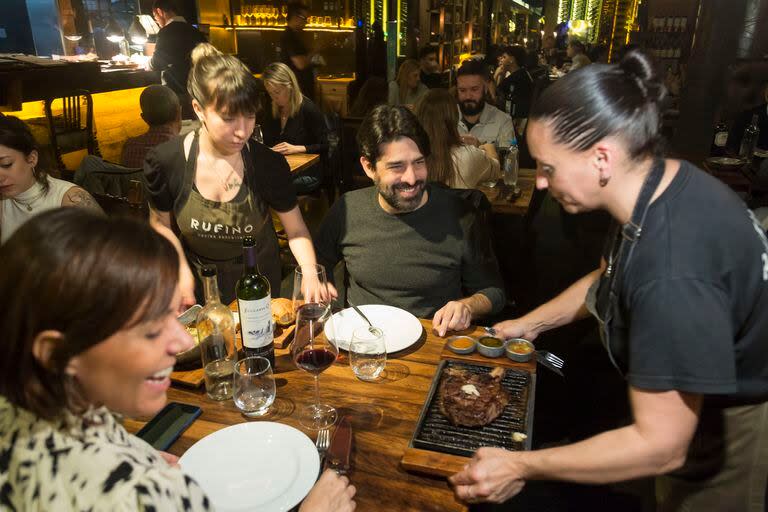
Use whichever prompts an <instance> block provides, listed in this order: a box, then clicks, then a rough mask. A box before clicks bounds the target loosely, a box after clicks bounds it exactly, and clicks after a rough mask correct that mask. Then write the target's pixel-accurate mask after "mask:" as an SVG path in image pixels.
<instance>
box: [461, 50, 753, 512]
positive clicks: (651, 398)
mask: <svg viewBox="0 0 768 512" xmlns="http://www.w3.org/2000/svg"><path fill="white" fill-rule="evenodd" d="M662 96H663V87H662V86H661V85H660V83H659V82H658V81H657V80H656V78H655V77H654V76H653V72H652V66H651V63H650V61H649V60H648V59H647V58H646V57H644V56H643V55H641V54H639V53H630V54H629V55H627V56H626V57H625V58H624V59H623V60H622V61H621V63H619V64H618V65H598V64H593V65H590V66H587V67H585V68H583V69H580V70H578V71H575V72H573V73H569V74H568V76H566V77H565V78H562V79H561V80H559V81H558V82H557V83H556V84H554V85H552V86H551V87H550V88H548V89H547V90H546V91H544V92H543V93H542V95H541V96H540V97H539V99H538V100H537V103H536V105H535V106H534V107H533V109H532V112H531V116H530V120H529V123H530V124H529V127H528V137H529V139H528V140H529V145H530V148H531V154H532V155H533V156H534V157H535V158H536V160H537V162H538V164H537V165H538V169H537V186H538V187H539V188H549V190H550V193H551V194H552V196H553V197H554V198H555V199H557V200H558V202H560V204H561V205H562V206H563V208H564V209H565V210H566V211H567V212H569V213H577V212H582V211H590V210H597V209H602V210H606V211H607V212H608V213H610V214H611V216H612V217H613V218H614V221H615V229H614V230H613V231H612V232H611V233H610V235H609V237H608V243H607V245H606V251H605V253H604V255H605V258H604V260H603V261H602V264H601V267H600V268H599V269H597V270H595V271H594V272H592V273H590V274H589V275H587V276H585V277H584V278H582V279H580V280H579V281H577V282H576V283H575V284H573V285H572V286H571V287H570V288H568V289H567V290H566V291H565V292H563V293H562V294H561V295H559V296H558V297H556V298H554V299H553V300H551V301H550V302H548V303H546V304H544V305H542V306H540V307H538V308H536V309H535V310H533V311H531V312H530V313H528V314H527V315H524V316H522V317H520V318H517V319H514V320H509V321H506V322H502V323H500V324H497V325H496V326H494V327H495V328H496V330H497V331H498V332H499V335H500V336H504V337H505V338H513V337H524V338H527V339H531V340H532V339H535V338H536V337H537V336H538V335H539V334H540V333H542V332H544V331H547V330H549V329H553V328H555V327H558V326H561V325H564V324H567V323H570V322H572V321H574V320H577V319H580V318H584V317H587V316H589V315H590V314H592V315H594V316H595V317H596V318H597V319H598V321H599V326H600V331H601V336H602V340H603V344H604V345H605V348H606V350H607V353H608V356H609V358H610V361H611V362H612V364H613V365H614V366H615V367H616V369H617V370H618V371H619V372H620V373H621V374H622V375H623V376H624V378H625V379H626V381H627V385H628V388H629V399H630V404H631V407H632V417H633V423H632V424H631V425H629V426H625V427H621V428H617V429H615V430H610V431H607V432H603V433H601V434H599V435H596V436H594V437H592V438H589V439H586V440H584V441H581V442H579V443H575V444H571V445H566V446H561V447H557V448H550V449H546V450H536V451H531V452H508V451H505V450H498V449H494V448H482V449H480V450H478V451H477V453H476V454H475V456H474V458H473V459H472V461H471V463H470V464H468V465H467V467H466V468H465V469H464V470H463V471H461V472H459V473H457V474H456V475H454V476H453V477H451V482H452V484H453V485H454V489H455V492H456V495H457V497H458V498H460V499H462V500H465V501H470V502H474V501H492V502H501V501H504V500H506V499H509V498H510V497H511V496H514V495H515V494H517V493H518V492H520V490H521V489H522V487H523V485H524V483H525V481H526V480H532V479H542V480H544V479H545V480H567V481H574V482H583V483H593V484H594V483H609V482H618V481H624V480H631V479H635V478H640V477H647V476H656V477H657V479H656V497H657V509H658V510H660V511H665V512H666V511H689V510H690V511H699V510H718V511H719V512H722V511H729V512H730V511H732V512H737V511H738V512H756V511H762V510H764V503H765V490H766V481H768V402H767V400H768V241H767V240H766V237H765V234H764V232H763V231H762V229H761V228H760V226H759V225H758V224H757V222H756V221H755V219H754V217H753V216H752V215H751V213H750V212H749V210H748V209H747V207H746V206H745V205H744V204H743V203H742V202H741V201H740V200H739V198H738V197H737V196H736V195H735V194H734V193H733V192H732V191H730V190H729V189H728V188H727V187H725V186H724V185H723V184H722V183H720V182H719V181H717V180H716V179H714V178H712V177H711V176H709V175H708V174H706V173H704V172H703V171H701V170H699V169H697V168H696V167H694V166H693V165H692V164H690V163H688V162H684V161H677V160H667V159H664V158H661V157H659V156H658V143H659V139H660V136H659V124H660V123H659V121H660V112H659V107H658V102H659V100H660V99H661V97H662Z"/></svg>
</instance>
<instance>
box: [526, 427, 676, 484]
mask: <svg viewBox="0 0 768 512" xmlns="http://www.w3.org/2000/svg"><path fill="white" fill-rule="evenodd" d="M517 453H519V454H520V456H521V459H520V462H521V463H522V465H523V468H524V469H523V472H524V474H525V479H526V480H528V479H530V480H567V481H571V482H581V483H593V484H603V483H609V482H620V481H625V480H631V479H634V478H640V477H645V476H654V475H661V474H664V473H668V472H670V471H672V470H674V469H677V468H679V467H680V466H681V465H682V464H683V462H684V461H685V453H684V452H683V453H682V454H681V453H680V451H676V450H669V449H668V448H667V446H666V445H665V444H663V443H659V442H658V441H657V442H654V441H652V440H651V439H649V438H648V437H646V436H643V434H642V433H641V432H640V430H639V429H638V428H637V426H636V425H634V424H633V425H630V426H627V427H622V428H619V429H616V430H610V431H608V432H603V433H602V434H598V435H596V436H594V437H591V438H589V439H586V440H584V441H581V442H579V443H575V444H571V445H567V446H561V447H557V448H549V449H546V450H536V451H532V452H517Z"/></svg>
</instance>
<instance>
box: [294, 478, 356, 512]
mask: <svg viewBox="0 0 768 512" xmlns="http://www.w3.org/2000/svg"><path fill="white" fill-rule="evenodd" d="M355 492H357V491H356V489H355V486H354V485H350V483H349V480H348V479H347V477H345V476H339V475H337V474H336V472H335V471H333V470H331V469H326V470H325V471H324V472H323V474H322V476H320V479H319V480H318V481H317V482H316V483H315V485H314V487H312V490H311V491H309V494H308V495H307V497H306V498H304V502H303V503H302V504H301V507H299V512H352V511H353V510H355V507H356V506H357V504H356V503H355V502H354V500H353V499H352V498H353V497H354V496H355Z"/></svg>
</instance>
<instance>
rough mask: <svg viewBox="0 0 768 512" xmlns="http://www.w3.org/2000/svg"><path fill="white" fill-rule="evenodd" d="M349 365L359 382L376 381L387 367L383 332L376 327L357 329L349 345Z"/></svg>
mask: <svg viewBox="0 0 768 512" xmlns="http://www.w3.org/2000/svg"><path fill="white" fill-rule="evenodd" d="M349 365H350V366H351V367H352V371H353V372H354V374H355V376H356V377H357V378H358V379H360V380H376V379H377V378H378V377H379V375H381V372H382V371H383V370H384V367H385V366H386V365H387V344H386V340H385V338H384V332H383V331H382V330H381V329H379V328H376V327H359V328H357V329H355V330H354V332H353V333H352V341H350V343H349Z"/></svg>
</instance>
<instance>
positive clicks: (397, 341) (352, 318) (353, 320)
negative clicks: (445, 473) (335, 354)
mask: <svg viewBox="0 0 768 512" xmlns="http://www.w3.org/2000/svg"><path fill="white" fill-rule="evenodd" d="M358 307H359V308H360V310H361V311H362V312H363V313H365V316H367V317H368V319H369V320H370V321H371V323H372V324H373V326H374V327H378V328H379V329H381V330H382V331H384V340H385V342H386V344H387V354H392V353H394V352H399V351H400V350H404V349H406V348H408V347H410V346H411V345H413V344H414V343H416V342H417V341H419V339H420V338H421V333H422V331H423V327H422V326H421V322H419V319H418V318H416V317H415V316H413V315H412V314H410V313H409V312H407V311H405V310H404V309H400V308H396V307H393V306H382V305H378V304H369V305H366V306H358ZM367 325H368V324H367V323H366V321H365V320H363V318H362V317H361V316H360V315H358V314H357V311H355V310H354V309H352V308H347V309H344V310H342V311H339V312H338V313H336V314H335V315H333V322H332V325H331V326H330V328H328V329H327V330H328V335H329V336H330V338H331V339H333V340H335V341H336V345H337V346H338V347H339V348H340V349H342V350H349V342H350V341H351V340H352V333H353V332H354V330H355V329H357V328H358V327H366V326H367Z"/></svg>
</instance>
